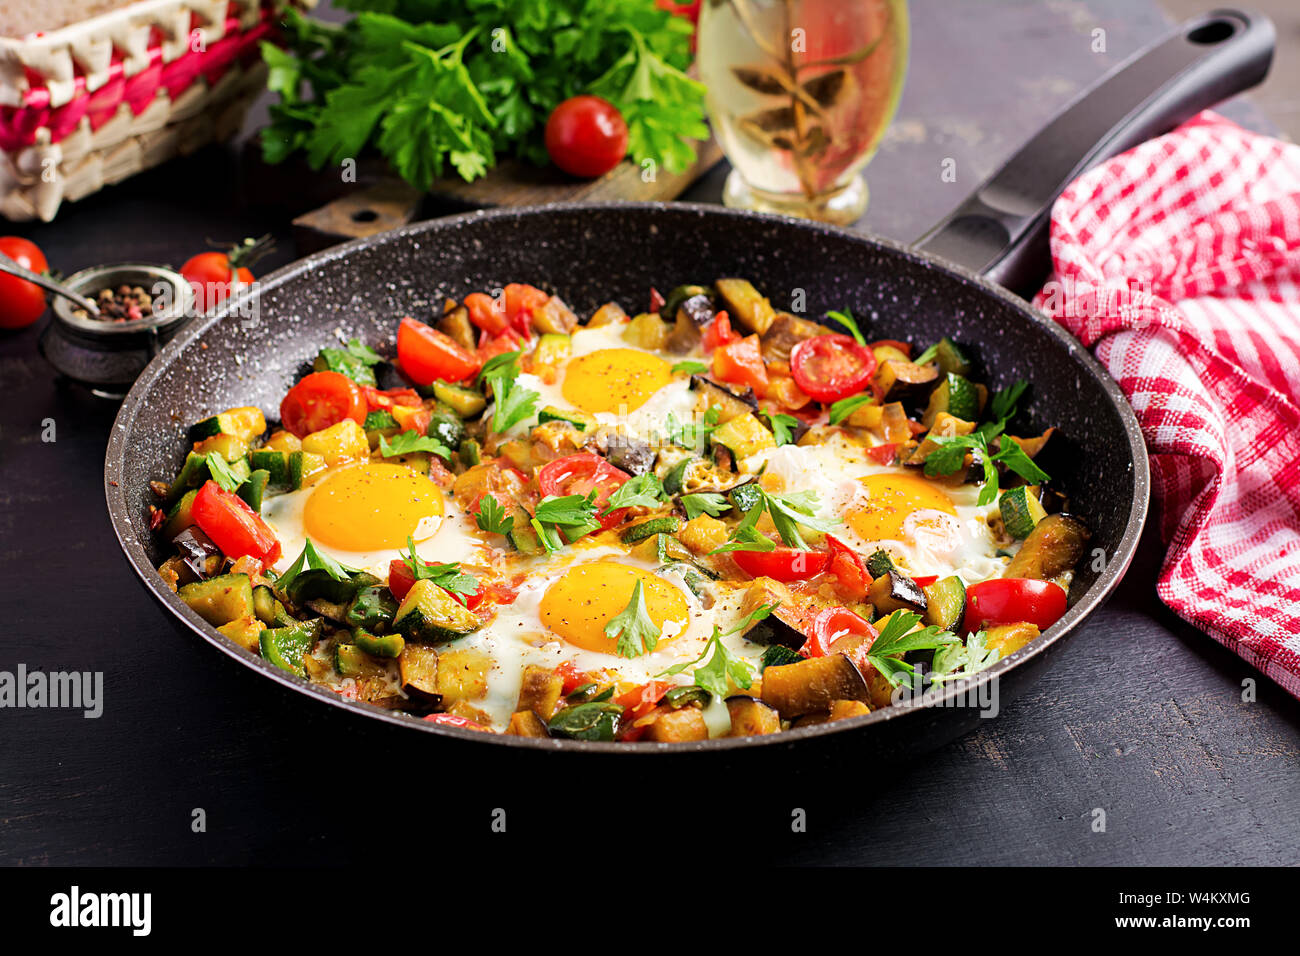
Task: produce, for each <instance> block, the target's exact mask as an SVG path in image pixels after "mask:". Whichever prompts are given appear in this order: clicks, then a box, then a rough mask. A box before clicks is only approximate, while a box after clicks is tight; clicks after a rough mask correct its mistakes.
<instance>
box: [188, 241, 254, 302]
mask: <svg viewBox="0 0 1300 956" xmlns="http://www.w3.org/2000/svg"><path fill="white" fill-rule="evenodd" d="M181 275H183V276H184V277H185V278H186V279H188V280H189V281H190V288H191V289H193V290H194V307H195V308H196V309H197V310H198V311H199V312H206V311H208V310H209V309H213V308H216V307H217V306H218V305H220V304H221V303H222V302H224V301H225V300H226V297H227V296H229V295H230V293H232V292H234V291H235V290H236V289H238V288H239V287H240V286H244V285H248V284H250V283H251V282H252V281H253V273H252V271H251V270H249V269H247V268H245V267H243V266H232V265H231V263H230V256H229V255H227V254H226V253H224V252H200V253H199V254H198V255H197V256H192V257H190V258H189V259H187V260H186V262H185V265H183V266H181Z"/></svg>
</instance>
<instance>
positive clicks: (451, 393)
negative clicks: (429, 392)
mask: <svg viewBox="0 0 1300 956" xmlns="http://www.w3.org/2000/svg"><path fill="white" fill-rule="evenodd" d="M433 397H434V398H436V399H437V400H438V401H440V402H442V403H443V404H444V405H447V406H448V407H450V408H451V409H452V410H453V411H454V412H455V413H456V414H457V415H459V416H460V417H461V418H473V417H474V416H476V415H479V414H481V413H482V411H483V409H485V408H487V399H486V398H485V397H484V396H483V393H482V392H479V391H477V390H475V389H472V388H466V387H465V386H463V385H452V384H450V383H449V382H443V381H441V380H439V381H437V382H434V383H433Z"/></svg>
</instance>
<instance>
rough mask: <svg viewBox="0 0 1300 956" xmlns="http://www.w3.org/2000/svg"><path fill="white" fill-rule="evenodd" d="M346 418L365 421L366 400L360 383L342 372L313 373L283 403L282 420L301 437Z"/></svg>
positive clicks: (286, 426) (281, 406) (281, 407)
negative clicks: (359, 385) (358, 384)
mask: <svg viewBox="0 0 1300 956" xmlns="http://www.w3.org/2000/svg"><path fill="white" fill-rule="evenodd" d="M345 418H350V419H352V420H353V421H354V422H356V423H357V424H358V425H361V424H364V423H365V420H366V399H365V396H364V395H363V394H362V393H361V389H360V388H359V387H358V386H357V383H356V382H354V381H352V379H350V378H348V377H347V376H346V375H343V374H342V373H340V372H312V373H311V374H310V375H308V376H306V377H304V378H303V380H302V381H301V382H299V383H298V384H297V385H295V386H294V387H293V388H291V389H289V394H287V395H285V396H284V401H282V402H281V403H280V421H281V422H282V423H283V425H284V427H285V428H287V429H289V431H291V432H293V433H294V434H295V435H297V436H298V437H299V438H302V437H303V436H304V435H310V434H311V433H312V432H318V431H320V430H321V429H322V428H329V427H330V426H331V425H336V424H338V423H339V422H341V421H343V419H345Z"/></svg>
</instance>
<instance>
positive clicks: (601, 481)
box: [537, 452, 632, 528]
mask: <svg viewBox="0 0 1300 956" xmlns="http://www.w3.org/2000/svg"><path fill="white" fill-rule="evenodd" d="M631 477H632V476H631V475H629V474H628V473H627V472H625V471H621V470H620V469H618V468H615V467H614V466H613V465H611V464H610V463H609V462H607V461H606V460H605V459H604V458H601V457H600V456H599V455H592V454H588V453H585V452H584V453H581V454H577V455H568V456H566V457H564V458H557V459H556V460H555V461H553V462H550V463H549V464H547V465H545V466H544V467H543V468H542V470H541V471H539V472H538V473H537V487H538V489H539V490H540V491H541V493H542V495H543V496H545V495H556V496H561V495H587V494H590V493H591V492H592V491H595V492H596V508H597V511H599V509H601V508H603V507H604V506H605V502H606V501H608V500H609V496H610V495H612V494H613V493H614V492H615V491H617V490H618V488H619V487H620V486H621V485H622V484H623V483H624V482H626V481H627V480H628V479H629V478H631ZM626 516H627V509H626V508H619V509H618V510H617V511H613V512H610V513H609V514H607V515H598V516H597V518H596V520H597V521H598V522H600V526H601V528H612V527H614V525H616V524H619V523H620V522H622V520H623V519H624V518H625V517H626Z"/></svg>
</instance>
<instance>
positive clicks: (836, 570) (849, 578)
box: [826, 535, 871, 601]
mask: <svg viewBox="0 0 1300 956" xmlns="http://www.w3.org/2000/svg"><path fill="white" fill-rule="evenodd" d="M826 544H827V546H828V547H829V548H830V553H831V563H830V568H829V571H830V573H831V574H833V575H835V578H836V580H837V581H838V582H839V586H840V590H841V591H843V592H844V593H845V595H846V596H847V597H848V598H849V599H850V600H853V601H861V600H863V599H864V598H866V596H867V588H869V587H870V586H871V575H870V574H868V573H867V568H866V565H864V564H863V563H862V559H861V558H860V557H858V556H857V554H856V553H855V552H854V551H853V550H852V549H851V548H849V547H848V546H847V545H845V544H844V543H843V542H841V541H839V540H838V539H837V538H833V537H831V536H830V535H827V536H826Z"/></svg>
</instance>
